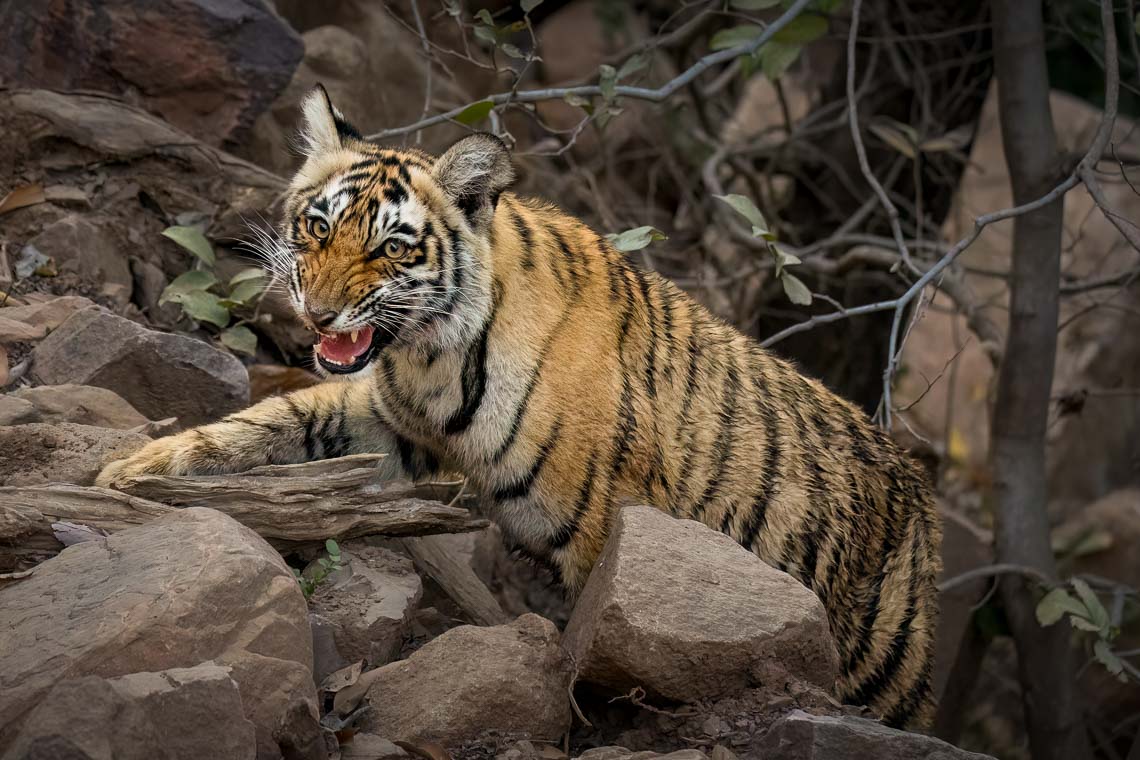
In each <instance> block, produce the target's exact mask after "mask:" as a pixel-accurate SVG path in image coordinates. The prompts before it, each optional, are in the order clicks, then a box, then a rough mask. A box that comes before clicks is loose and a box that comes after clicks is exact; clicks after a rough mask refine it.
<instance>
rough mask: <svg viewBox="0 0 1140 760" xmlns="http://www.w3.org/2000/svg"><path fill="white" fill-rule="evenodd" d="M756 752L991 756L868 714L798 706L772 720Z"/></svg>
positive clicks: (802, 756)
mask: <svg viewBox="0 0 1140 760" xmlns="http://www.w3.org/2000/svg"><path fill="white" fill-rule="evenodd" d="M760 756H761V757H763V758H764V760H821V759H822V758H827V760H881V758H890V760H993V758H991V757H990V756H989V755H979V754H977V753H976V752H967V751H966V750H964V749H958V748H957V747H955V746H953V745H951V744H947V743H946V742H944V741H942V740H941V739H935V738H934V737H932V736H924V735H922V734H912V733H909V732H907V731H898V730H896V729H893V728H887V727H886V726H884V725H883V724H882V723H878V722H876V721H872V720H867V719H866V718H854V717H850V716H844V717H834V716H826V715H810V714H808V713H806V712H804V711H802V710H795V711H794V712H792V713H791V714H789V715H787V716H786V717H783V718H781V719H780V720H778V721H776V722H775V723H774V724H772V727H771V728H770V729H769V730H768V734H767V736H765V737H764V741H763V743H762V744H761V752H760Z"/></svg>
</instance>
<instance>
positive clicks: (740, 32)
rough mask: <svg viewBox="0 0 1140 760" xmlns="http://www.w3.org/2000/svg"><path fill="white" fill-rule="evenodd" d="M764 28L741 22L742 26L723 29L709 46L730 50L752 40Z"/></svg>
mask: <svg viewBox="0 0 1140 760" xmlns="http://www.w3.org/2000/svg"><path fill="white" fill-rule="evenodd" d="M763 31H764V30H763V29H762V28H761V27H759V26H757V25H756V24H741V25H740V26H734V27H730V28H728V29H721V30H720V31H719V32H717V33H716V34H714V35H713V36H712V39H711V40H709V47H710V48H712V49H713V50H728V49H730V48H734V47H737V46H738V45H743V44H744V43H746V42H751V41H752V40H754V39H756V38H757V37H759V36H760V34H761V32H763Z"/></svg>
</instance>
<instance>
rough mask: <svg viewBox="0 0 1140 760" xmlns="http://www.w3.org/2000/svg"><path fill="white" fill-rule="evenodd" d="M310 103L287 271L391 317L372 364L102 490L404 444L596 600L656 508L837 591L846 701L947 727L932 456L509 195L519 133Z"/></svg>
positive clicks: (316, 311)
mask: <svg viewBox="0 0 1140 760" xmlns="http://www.w3.org/2000/svg"><path fill="white" fill-rule="evenodd" d="M305 115H306V123H307V126H306V128H305V132H304V136H305V139H306V141H307V152H308V158H307V161H306V163H305V165H304V167H303V168H302V169H301V171H300V172H299V174H298V175H297V177H296V178H295V179H294V181H293V183H292V186H291V189H290V194H289V200H288V203H287V209H286V212H285V220H284V224H283V229H282V233H281V236H282V239H281V241H279V242H278V243H277V244H276V245H277V248H276V252H275V257H276V259H275V261H276V264H277V266H278V267H279V268H280V272H279V273H280V274H281V276H282V279H283V280H284V281H286V282H287V283H289V290H290V293H291V296H292V298H293V301H294V304H295V306H296V308H297V310H298V312H299V313H300V314H301V315H302V318H303V319H307V320H310V321H315V320H317V319H324V320H325V323H324V324H323V326H322V327H321V330H322V331H323V332H324V333H326V334H333V333H335V334H336V335H338V336H341V338H343V334H344V333H346V332H349V331H352V330H354V329H357V330H362V329H365V328H367V327H371V328H373V329H374V337H373V338H372V341H373V345H372V346H371V347H370V348H369V349H368V351H367V352H366V353H365V354H364V355H363V358H366V359H367V363H366V366H363V367H362V368H359V369H358V370H357V371H355V372H352V373H351V374H350V375H348V378H347V379H348V382H330V383H326V384H322V385H319V386H316V387H313V388H309V389H306V390H302V391H298V392H295V393H291V394H289V395H287V396H283V397H278V398H272V399H268V400H266V401H263V402H261V403H259V404H257V405H255V406H253V407H251V408H249V409H247V410H245V411H243V412H240V413H238V414H234V415H231V416H229V417H227V418H225V419H223V420H221V421H220V422H217V423H214V424H211V425H206V426H203V427H200V428H197V429H193V430H189V431H186V432H183V433H180V434H178V435H174V436H171V437H168V438H162V439H159V440H156V441H154V442H152V443H150V444H149V445H147V446H146V447H144V448H143V449H141V450H140V451H139V452H138V453H136V454H135V455H134V456H132V457H130V458H129V459H126V460H123V461H120V462H115V463H112V464H111V465H109V466H108V467H107V468H106V469H105V470H104V472H103V473H102V474H101V475H100V478H99V482H100V483H102V484H109V483H114V482H116V481H118V480H119V479H121V478H125V477H129V476H133V475H137V474H141V473H165V474H191V473H220V472H230V471H238V470H242V469H247V468H249V467H252V466H255V465H262V464H266V463H289V462H298V461H304V460H311V459H314V458H322V457H333V456H339V455H344V454H349V453H361V452H386V453H391V454H392V455H393V456H390V457H388V459H387V460H385V462H386V463H390V464H386V465H385V466H386V467H388V469H389V472H390V474H392V475H393V476H395V475H408V476H412V477H427V476H430V475H431V474H432V473H434V472H436V471H437V470H440V469H441V468H443V469H446V470H449V471H455V470H458V471H461V472H462V473H463V474H464V475H466V476H467V478H468V480H469V483H471V484H472V485H474V486H475V487H477V488H478V489H479V490H480V491H481V492H482V494H483V496H484V499H485V503H486V504H487V505H488V506H487V508H488V510H489V511H490V513H491V517H492V518H493V519H494V520H495V521H496V522H497V523H498V524H499V525H500V526H501V528H502V529H503V531H504V532H505V535H506V536H507V537H508V538H509V540H510V541H512V542H513V543H514V544H515V545H516V546H517V547H518V548H519V549H520V550H521V551H523V552H524V553H526V554H529V555H532V556H534V557H538V558H542V559H543V560H545V561H546V562H548V563H549V564H550V565H551V566H552V567H553V568H554V569H555V570H556V571H557V572H558V573H559V575H560V576H561V580H562V582H563V583H564V584H565V586H566V587H567V588H568V589H569V590H570V591H571V592H576V591H577V590H579V589H581V587H582V586H583V584H584V583H585V581H586V578H587V576H588V574H589V572H590V568H591V566H592V564H593V562H594V559H595V558H596V557H597V555H598V553H599V552H600V550H601V548H602V545H603V543H604V542H605V540H606V533H607V528H608V526H609V524H610V520H611V517H612V516H613V514H614V510H616V509H618V508H620V507H621V506H623V505H627V504H632V503H650V504H653V505H656V506H657V507H659V508H662V509H665V510H668V511H669V512H671V513H672V514H674V515H676V516H678V517H686V518H692V519H695V520H700V521H702V522H704V523H705V524H707V525H709V526H711V527H713V528H715V529H717V530H720V531H723V532H725V533H727V534H728V535H730V536H731V537H732V538H733V539H735V540H736V541H738V542H739V543H740V544H741V545H743V546H745V547H747V548H748V549H750V550H751V551H753V552H755V553H756V554H757V555H758V556H759V557H760V558H762V559H763V560H764V561H765V562H768V563H769V564H771V565H773V566H775V567H778V568H780V569H782V570H785V571H787V572H788V573H791V574H792V575H793V576H795V577H796V578H798V579H799V580H800V581H801V582H803V583H804V584H805V585H807V586H808V587H809V588H811V589H813V590H814V591H815V592H816V593H817V594H818V596H819V597H820V599H821V600H822V601H823V603H824V606H825V608H826V610H827V613H828V618H829V621H830V625H831V628H832V631H833V634H834V637H835V640H836V644H837V647H838V650H839V656H840V662H841V665H842V673H841V675H840V677H839V680H838V683H837V685H836V687H837V692H838V695H839V696H840V697H841V698H842V699H843V700H845V701H847V702H850V703H854V704H866V705H870V706H871V707H872V708H873V709H874V710H875V711H876V712H877V713H878V714H879V715H881V716H882V717H883V718H884V720H886V721H887V722H888V723H890V724H892V725H900V726H901V725H908V726H923V725H925V724H927V723H928V721H929V719H930V718H931V713H932V710H933V700H932V697H931V667H932V656H933V637H934V629H935V622H936V617H937V601H936V591H935V578H936V575H937V573H938V571H939V565H940V560H939V550H938V547H939V541H940V526H939V523H938V520H937V518H936V515H935V510H934V508H933V506H932V504H933V502H932V495H931V492H930V490H929V487H928V485H927V482H926V480H925V477H924V475H923V474H922V473H921V471H920V469H919V467H918V466H917V465H916V464H915V463H914V462H912V461H911V460H910V459H909V458H908V457H907V456H906V455H905V454H904V453H903V452H901V451H900V450H899V448H897V447H896V445H895V444H894V443H893V442H892V441H891V440H890V439H889V438H888V437H887V436H886V435H885V434H883V433H882V432H880V431H879V430H878V429H877V428H876V427H874V426H873V425H871V424H870V422H869V421H868V420H867V418H866V417H865V415H864V414H863V413H862V412H861V411H860V410H859V409H857V408H856V407H855V406H853V405H852V404H850V403H848V402H847V401H845V400H843V399H841V398H839V397H837V396H836V395H835V394H833V393H831V392H830V391H828V390H827V389H826V388H825V387H824V386H823V385H821V384H820V383H818V382H816V381H815V380H812V379H809V378H806V377H804V376H803V375H801V374H800V373H798V372H797V371H796V369H795V368H794V367H792V366H791V365H790V364H788V363H787V362H785V361H783V360H781V359H779V358H777V357H775V356H773V355H771V354H770V353H768V352H766V351H764V350H763V349H761V348H760V347H759V346H758V345H757V344H756V343H755V342H753V341H752V340H751V339H749V338H747V337H745V336H744V335H742V334H741V333H739V332H737V331H736V330H735V329H733V328H732V327H730V326H728V325H727V324H725V323H723V322H722V321H720V320H718V319H717V318H715V317H713V316H712V315H711V314H710V313H709V312H707V311H706V310H705V309H704V308H703V307H701V306H700V305H698V304H697V303H696V302H695V301H694V300H692V299H691V298H689V297H688V296H687V295H686V294H685V293H683V292H682V291H680V290H679V289H678V288H676V287H675V286H674V285H673V284H672V283H670V282H668V281H667V280H665V279H663V278H661V277H659V276H657V275H656V274H654V273H652V272H644V271H641V270H640V269H637V268H635V267H633V266H631V265H630V264H629V263H628V262H627V260H626V259H625V257H624V256H622V255H621V254H620V253H619V252H617V251H616V250H615V249H614V248H613V247H612V246H611V245H609V244H608V243H607V241H606V240H605V239H604V238H602V237H600V236H599V235H598V234H597V233H595V232H594V231H593V230H591V229H590V228H589V227H587V226H586V225H585V224H583V223H582V222H580V221H578V220H577V219H575V218H572V217H570V216H568V215H566V214H564V213H562V212H561V211H559V210H558V209H556V208H555V207H553V206H551V205H549V204H547V203H544V202H541V201H535V200H529V199H524V198H520V197H516V196H515V195H512V194H509V193H506V192H504V188H505V187H506V186H507V185H508V184H509V183H510V181H511V178H512V174H511V172H512V170H511V167H510V161H509V157H508V154H507V152H506V149H505V148H504V147H503V145H502V143H501V142H500V141H499V140H498V139H497V138H494V137H491V136H487V135H475V136H472V137H468V138H466V139H464V140H461V141H460V142H459V143H457V144H456V145H455V146H454V147H452V148H451V149H450V150H449V151H447V152H446V153H445V154H444V155H443V156H442V157H440V158H439V159H436V158H433V157H430V156H428V155H425V154H422V153H419V152H417V151H411V150H405V151H394V150H386V149H382V148H379V147H377V146H374V145H372V144H369V143H366V142H364V141H362V140H361V139H359V137H358V135H357V134H356V132H355V131H354V130H352V128H351V127H350V126H348V125H347V123H345V121H344V119H343V117H342V116H341V115H340V113H339V112H338V111H336V109H334V108H333V107H332V105H331V103H330V102H329V101H328V98H327V95H325V94H324V92H323V90H319V89H318V90H317V91H314V93H313V94H312V95H310V97H309V99H308V100H307V102H306V106H305ZM321 232H323V233H324V237H323V239H320V238H319V235H317V233H321ZM389 241H394V242H389ZM377 251H379V253H377ZM385 252H391V253H393V254H395V257H394V258H393V257H388V256H387V255H385ZM322 315H323V316H322ZM334 337H335V336H334ZM322 340H323V339H322ZM353 340H359V337H356V338H353ZM321 358H322V356H321V355H320V352H318V359H321ZM321 364H322V365H323V366H326V369H329V370H331V371H334V372H335V371H337V367H336V366H335V365H329V364H328V363H327V362H325V361H322V362H321Z"/></svg>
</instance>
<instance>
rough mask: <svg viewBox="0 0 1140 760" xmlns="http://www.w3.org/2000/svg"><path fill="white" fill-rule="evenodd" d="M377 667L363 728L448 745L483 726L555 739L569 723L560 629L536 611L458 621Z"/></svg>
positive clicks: (479, 732) (386, 734) (417, 740)
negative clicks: (492, 620)
mask: <svg viewBox="0 0 1140 760" xmlns="http://www.w3.org/2000/svg"><path fill="white" fill-rule="evenodd" d="M371 672H372V673H373V676H372V679H373V680H372V681H371V685H370V686H369V689H368V693H367V697H366V701H367V702H368V703H369V705H370V709H369V710H368V711H367V714H366V715H365V717H364V718H363V722H362V725H361V730H364V731H371V732H373V733H376V734H379V735H381V736H387V737H390V738H392V739H393V740H395V741H410V742H422V741H431V742H437V743H439V744H443V745H444V746H448V745H451V744H455V743H458V742H461V741H466V740H471V739H472V738H474V737H476V736H478V735H479V734H481V733H482V732H484V731H498V732H502V733H509V734H511V735H519V736H526V737H529V738H532V739H546V740H553V739H558V738H559V737H561V736H562V735H563V734H565V732H566V731H567V730H568V729H569V727H570V698H569V692H568V690H567V687H568V684H569V672H568V670H567V669H566V667H565V664H564V662H563V657H562V652H561V651H560V650H559V647H558V629H557V628H555V627H554V624H553V623H551V622H550V621H549V620H545V619H543V618H540V617H538V616H537V615H523V616H522V617H520V618H518V619H517V620H516V621H514V622H513V623H510V624H508V625H500V626H494V627H491V628H479V627H476V626H469V625H465V626H460V627H458V628H452V629H451V630H450V631H447V632H446V633H444V634H443V635H441V636H440V637H439V638H437V639H434V640H432V641H430V642H428V643H427V644H425V645H424V646H423V647H422V648H421V649H419V650H418V651H417V652H415V653H414V654H412V655H411V656H410V657H409V658H408V659H406V660H401V661H400V662H393V663H391V664H390V665H385V666H384V667H382V668H379V669H378V670H375V671H371ZM366 675H368V674H366Z"/></svg>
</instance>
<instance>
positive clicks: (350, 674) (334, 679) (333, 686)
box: [317, 660, 364, 694]
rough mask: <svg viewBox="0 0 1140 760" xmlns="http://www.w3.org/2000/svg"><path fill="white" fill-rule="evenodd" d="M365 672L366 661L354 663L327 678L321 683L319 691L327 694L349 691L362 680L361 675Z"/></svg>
mask: <svg viewBox="0 0 1140 760" xmlns="http://www.w3.org/2000/svg"><path fill="white" fill-rule="evenodd" d="M363 671H364V660H360V661H359V662H354V663H353V664H352V665H349V666H348V667H345V668H341V669H340V670H338V671H336V672H333V673H329V674H328V675H327V676H325V680H323V681H321V685H320V686H318V687H317V691H323V692H325V693H326V694H336V693H337V692H338V691H340V690H341V689H347V688H348V687H349V686H352V685H353V684H354V683H356V682H357V681H358V680H359V679H360V674H361V673H362V672H363Z"/></svg>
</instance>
